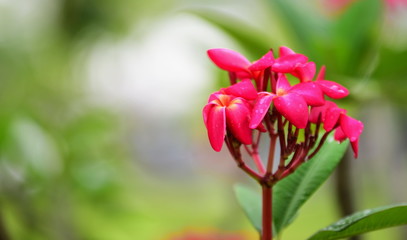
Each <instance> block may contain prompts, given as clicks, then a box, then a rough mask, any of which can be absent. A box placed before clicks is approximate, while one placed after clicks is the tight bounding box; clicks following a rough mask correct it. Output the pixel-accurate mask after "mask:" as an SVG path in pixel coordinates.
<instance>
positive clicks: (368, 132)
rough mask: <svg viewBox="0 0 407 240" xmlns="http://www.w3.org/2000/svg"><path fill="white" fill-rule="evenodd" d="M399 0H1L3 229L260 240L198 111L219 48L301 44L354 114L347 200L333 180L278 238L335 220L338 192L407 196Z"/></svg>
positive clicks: (406, 16)
mask: <svg viewBox="0 0 407 240" xmlns="http://www.w3.org/2000/svg"><path fill="white" fill-rule="evenodd" d="M405 2H406V1H403V0H399V1H395V0H393V1H379V0H358V1H353V2H351V1H337V0H318V1H317V0H312V1H301V0H252V1H249V0H237V1H232V0H221V1H214V0H207V1H204V0H190V1H186V0H170V1H164V0H149V1H141V0H136V1H131V0H121V1H113V0H19V1H15V0H0V239H2V240H3V239H4V240H7V239H17V240H19V239H27V240H31V239H32V240H40V239H58V240H60V239H61V240H63V239H91V240H93V239H95V240H99V239H100V240H112V239H113V240H116V239H117V240H126V239H140V240H156V239H158V240H161V239H166V240H169V239H182V238H181V236H183V235H184V236H186V235H187V234H190V233H194V234H198V235H199V234H201V235H205V234H206V235H207V236H208V234H212V236H215V235H218V238H219V239H223V238H220V237H219V236H227V235H230V236H231V237H230V238H231V239H235V238H232V235H236V234H237V235H240V236H243V237H242V239H256V233H255V231H254V230H253V229H252V227H251V226H250V224H249V222H248V221H247V220H246V218H245V216H244V214H243V212H242V211H241V210H240V209H239V206H238V205H237V202H236V200H235V198H234V196H233V191H232V185H233V184H234V183H237V182H245V183H248V184H250V182H249V180H248V179H247V177H246V176H245V175H244V174H243V173H241V172H240V171H239V170H238V168H237V167H236V166H235V164H234V162H233V161H232V159H231V158H230V157H229V156H228V153H227V152H226V151H222V152H221V153H215V152H213V150H212V149H211V148H210V146H209V143H208V140H207V138H206V130H205V128H204V126H203V123H202V119H201V109H202V107H203V106H204V105H205V104H206V100H207V96H209V94H210V93H211V92H214V91H216V90H217V89H218V88H219V87H220V86H225V85H226V84H227V82H226V80H225V79H226V74H225V73H224V72H221V71H220V70H218V69H216V68H215V67H214V66H213V64H212V63H211V62H210V61H209V60H208V59H207V56H206V50H207V49H209V48H219V47H225V48H231V49H234V50H237V51H241V52H242V53H244V54H245V55H246V56H248V58H249V59H250V60H255V59H257V58H259V57H260V56H261V55H262V54H264V53H265V52H266V51H267V50H268V49H270V48H274V49H278V47H279V46H281V45H285V46H288V47H290V48H292V49H294V50H295V51H297V52H299V53H304V54H306V55H308V56H309V57H310V59H311V60H313V61H315V62H316V63H317V66H318V67H320V66H322V65H326V67H327V78H328V79H331V80H334V81H337V82H340V83H341V84H343V85H345V86H346V87H348V88H349V89H350V91H351V95H350V97H348V99H347V100H345V101H342V102H340V105H342V106H345V107H347V108H349V109H350V115H351V116H353V117H356V118H359V119H361V120H362V121H363V122H364V123H365V130H364V133H363V135H362V137H361V143H360V158H359V159H357V160H355V161H351V163H349V164H350V167H348V168H346V167H345V170H346V171H345V172H346V175H345V176H346V180H348V181H343V182H349V183H347V184H345V187H344V188H345V190H346V191H345V192H346V193H345V194H346V196H342V195H341V194H340V193H339V194H338V193H337V191H336V190H335V189H337V183H338V179H339V181H340V182H341V176H342V180H343V175H341V176H339V177H336V178H332V179H330V180H329V181H328V182H327V183H326V184H325V185H324V186H323V187H322V188H321V189H320V190H319V191H318V192H317V193H316V194H315V196H313V197H312V199H311V200H310V201H309V202H308V203H307V204H306V205H305V206H304V208H303V210H302V212H301V214H300V215H299V217H298V218H297V219H296V221H295V222H294V224H293V225H292V226H290V227H289V228H288V229H287V230H286V231H285V233H284V239H305V238H306V237H307V236H309V235H311V234H312V233H313V232H315V231H316V230H318V229H319V228H322V227H324V226H326V225H328V224H330V223H332V222H333V221H335V220H336V219H339V218H340V216H341V210H340V209H341V208H340V207H338V206H340V204H338V202H341V201H345V202H346V201H350V205H351V208H352V209H353V210H362V209H365V208H370V207H376V206H380V205H385V204H391V203H396V202H406V201H407V191H406V190H405V183H406V182H407V175H406V173H407V148H406V147H405V146H406V143H407V137H406V136H407V121H406V120H407V111H406V110H407V108H406V104H407V84H406V82H405V81H407V77H406V76H407V4H406V3H405ZM345 159H347V158H345ZM337 175H338V174H337ZM335 183H336V184H335ZM348 195H349V196H350V198H349V199H350V200H346V199H347V198H348V197H349V196H348ZM338 199H339V201H338ZM344 199H345V200H344ZM207 238H208V239H215V237H207ZM218 238H216V239H218ZM406 238H407V230H406V229H404V228H395V229H389V230H382V231H378V232H374V233H370V234H366V235H365V236H363V239H406ZM184 239H192V238H188V237H184ZM236 240H237V238H236Z"/></svg>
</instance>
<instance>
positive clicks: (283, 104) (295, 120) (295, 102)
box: [274, 93, 308, 128]
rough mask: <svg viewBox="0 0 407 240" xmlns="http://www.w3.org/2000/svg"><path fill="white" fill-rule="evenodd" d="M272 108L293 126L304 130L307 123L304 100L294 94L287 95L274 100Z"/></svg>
mask: <svg viewBox="0 0 407 240" xmlns="http://www.w3.org/2000/svg"><path fill="white" fill-rule="evenodd" d="M274 106H275V107H276V109H277V110H278V111H279V112H280V113H281V115H283V116H284V117H285V118H287V120H288V121H290V122H291V123H292V124H294V126H296V127H298V128H305V127H306V126H307V123H308V106H307V103H306V102H305V100H304V98H303V97H301V96H300V95H298V94H296V93H288V94H286V95H284V96H281V97H280V96H278V97H276V98H274Z"/></svg>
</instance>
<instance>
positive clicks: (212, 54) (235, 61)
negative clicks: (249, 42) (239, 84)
mask: <svg viewBox="0 0 407 240" xmlns="http://www.w3.org/2000/svg"><path fill="white" fill-rule="evenodd" d="M207 53H208V56H209V58H210V59H211V60H212V62H213V63H215V65H216V66H218V67H219V68H220V69H223V70H226V71H228V72H234V73H236V75H237V77H238V78H239V79H242V80H243V79H250V78H252V72H251V71H250V70H249V67H250V65H251V62H250V61H249V60H247V58H246V57H245V56H243V55H242V54H240V53H238V52H235V51H233V50H230V49H226V48H214V49H209V50H208V52H207Z"/></svg>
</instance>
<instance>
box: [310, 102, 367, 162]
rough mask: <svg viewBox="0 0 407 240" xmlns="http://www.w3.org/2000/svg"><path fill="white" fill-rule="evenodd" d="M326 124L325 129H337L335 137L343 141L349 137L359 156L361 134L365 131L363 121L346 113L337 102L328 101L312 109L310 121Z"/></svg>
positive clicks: (355, 153)
mask: <svg viewBox="0 0 407 240" xmlns="http://www.w3.org/2000/svg"><path fill="white" fill-rule="evenodd" d="M318 119H320V121H321V122H322V123H323V124H324V125H323V127H324V129H325V131H327V132H329V131H332V130H333V129H335V135H334V138H335V140H337V141H340V142H342V141H343V140H345V139H346V138H348V139H349V141H350V143H351V145H352V149H353V152H354V156H355V158H357V157H358V142H359V136H360V134H361V133H362V131H363V123H362V122H361V121H358V120H356V119H354V118H351V117H349V116H347V115H346V110H345V109H342V108H339V107H338V106H337V105H336V104H335V103H333V102H330V101H326V103H325V105H323V106H320V107H314V108H312V109H311V114H310V121H311V122H313V123H316V122H317V121H318Z"/></svg>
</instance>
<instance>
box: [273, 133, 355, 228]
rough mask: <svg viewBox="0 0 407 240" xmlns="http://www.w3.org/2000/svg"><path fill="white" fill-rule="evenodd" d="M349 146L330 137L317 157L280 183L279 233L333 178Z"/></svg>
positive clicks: (275, 208) (275, 219) (276, 191)
mask: <svg viewBox="0 0 407 240" xmlns="http://www.w3.org/2000/svg"><path fill="white" fill-rule="evenodd" d="M347 146H348V142H344V143H342V144H338V143H337V142H336V141H335V140H334V139H333V138H332V137H328V139H327V140H326V142H325V143H324V145H323V147H322V148H321V149H320V151H319V152H318V154H317V155H315V156H314V157H313V158H312V159H310V160H309V161H308V162H306V163H304V164H303V165H302V166H300V167H299V168H298V169H297V170H296V171H295V172H294V173H293V174H291V175H290V176H288V177H286V178H284V179H283V180H281V181H280V182H278V183H277V185H276V186H275V187H274V191H273V197H274V199H273V222H274V225H275V232H276V234H279V233H280V232H281V230H282V229H283V228H285V227H286V226H287V225H288V224H290V223H291V222H292V220H293V219H294V217H295V215H296V214H297V212H298V209H299V208H300V207H301V206H302V205H303V204H304V203H305V202H306V201H307V200H308V199H309V198H310V197H311V195H312V194H313V193H314V192H315V191H316V190H317V189H318V187H320V186H321V185H322V183H323V182H324V181H325V180H326V179H327V178H328V177H329V176H330V175H331V173H332V172H333V170H334V169H335V167H336V166H337V164H338V163H339V161H340V160H341V159H342V156H343V155H344V153H345V150H346V148H347Z"/></svg>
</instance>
